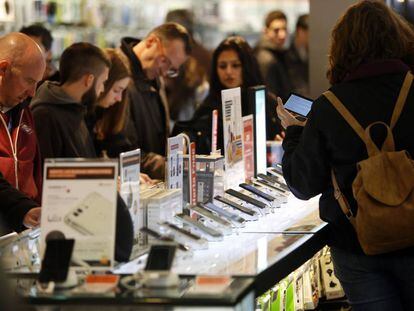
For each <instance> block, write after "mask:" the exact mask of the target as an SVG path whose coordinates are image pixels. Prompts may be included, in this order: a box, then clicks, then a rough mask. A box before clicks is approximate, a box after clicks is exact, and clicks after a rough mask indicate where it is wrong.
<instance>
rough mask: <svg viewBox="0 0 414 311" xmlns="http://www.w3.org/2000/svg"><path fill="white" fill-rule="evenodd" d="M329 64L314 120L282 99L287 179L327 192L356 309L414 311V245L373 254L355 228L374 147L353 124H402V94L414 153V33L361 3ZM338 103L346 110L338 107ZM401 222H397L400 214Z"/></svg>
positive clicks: (344, 20) (388, 13)
mask: <svg viewBox="0 0 414 311" xmlns="http://www.w3.org/2000/svg"><path fill="white" fill-rule="evenodd" d="M329 63H330V66H329V70H328V78H329V80H330V82H331V88H330V92H326V93H324V94H325V95H322V96H320V97H319V98H318V99H317V100H316V101H315V102H314V104H313V106H312V109H311V112H310V114H309V118H308V120H307V122H306V124H305V123H302V122H299V121H298V120H296V119H295V118H294V117H293V116H292V115H291V114H289V112H288V111H286V110H285V109H284V107H283V105H282V102H281V100H280V99H278V107H277V111H278V115H279V117H280V119H281V122H282V125H283V127H285V128H286V137H285V139H284V141H283V148H284V150H285V154H284V157H283V161H282V164H283V174H284V177H285V179H286V181H287V184H288V185H289V187H290V189H291V190H292V192H293V193H294V194H295V195H296V196H297V197H298V198H300V199H304V200H307V199H309V198H311V197H313V196H316V195H318V194H320V193H322V196H321V198H320V203H319V209H320V216H321V218H322V219H323V220H325V221H326V222H328V223H329V226H328V228H329V230H330V231H329V235H328V236H329V243H328V244H329V245H330V246H331V254H332V259H333V263H334V268H335V274H336V276H337V277H338V279H339V280H340V282H341V284H342V286H343V288H344V290H345V293H346V295H347V297H348V299H349V301H350V304H351V305H352V307H353V309H352V310H376V311H380V310H414V300H413V299H412V293H413V292H414V248H413V247H409V248H405V249H398V248H397V247H395V250H394V251H391V252H384V253H381V254H376V255H366V254H365V253H364V252H363V249H362V247H361V244H360V242H359V240H358V237H357V234H356V231H355V229H354V227H353V226H352V225H351V221H352V222H354V221H355V218H354V216H355V215H357V214H358V211H362V209H358V206H357V202H356V200H355V198H354V196H353V189H352V185H353V181H354V180H355V177H356V175H357V165H356V164H357V163H358V162H360V161H362V160H365V159H367V147H366V145H365V143H364V142H363V140H362V139H361V138H360V137H359V135H357V132H356V131H354V130H353V127H351V124H353V125H352V126H355V123H359V124H360V126H361V127H362V129H365V128H367V127H368V126H369V125H370V124H372V123H374V122H377V121H382V122H384V123H386V124H390V120H391V119H393V120H394V121H395V118H394V117H393V118H392V117H391V116H395V114H394V108H395V106H396V102H397V98H401V100H400V102H401V103H405V105H404V106H403V108H402V111H401V112H402V113H401V115H400V116H399V118H398V121H397V123H395V122H394V121H393V122H391V123H393V124H395V126H394V127H393V130H392V134H393V137H394V141H395V149H396V150H406V151H407V152H408V153H409V155H411V157H413V156H414V135H412V120H413V119H414V90H413V87H411V86H410V79H412V76H411V73H410V71H411V70H412V69H413V68H414V31H413V29H412V28H411V27H410V26H409V24H408V23H407V22H406V21H405V20H403V18H401V17H400V16H399V15H397V14H396V13H395V12H394V11H392V9H390V8H389V7H387V6H386V5H385V4H384V3H383V2H381V1H361V2H358V3H357V4H355V5H353V6H351V7H350V8H349V9H348V10H347V11H346V13H345V14H344V15H343V16H342V17H341V18H340V19H339V21H338V22H337V24H336V25H335V27H334V29H333V31H332V36H331V47H330V55H329ZM403 81H405V82H404V87H402V85H403ZM407 82H408V83H407ZM402 89H405V90H407V93H405V94H407V97H406V99H405V100H404V98H403V97H400V94H404V92H401V93H400V90H402ZM332 95H333V96H334V97H336V98H337V99H338V101H336V100H335V99H333V97H332ZM328 97H329V98H330V99H329V100H328ZM338 102H342V105H343V107H344V108H343V109H341V108H336V107H337V106H338V107H339V106H340V105H338ZM399 107H400V106H399ZM346 110H347V111H348V113H349V114H350V115H351V116H353V117H354V118H355V120H356V122H352V121H349V119H350V118H348V117H347V119H348V121H346V119H345V117H343V115H346V113H344V112H343V111H346ZM391 127H392V126H391ZM358 132H359V130H358ZM370 133H371V137H372V138H373V140H374V142H375V143H376V144H377V145H378V146H381V145H382V143H383V141H384V138H385V135H384V134H385V133H386V132H385V131H384V127H381V126H378V125H376V126H375V127H373V128H372V130H371V131H370ZM362 137H364V135H362ZM365 139H366V138H365ZM378 169H380V167H378ZM331 172H332V175H331ZM332 176H334V177H335V179H336V181H335V179H334V178H333V177H332ZM364 182H368V183H371V184H374V182H375V181H374V180H367V181H365V180H364ZM334 185H335V186H334ZM384 191H387V189H384ZM411 191H412V190H411ZM341 193H342V194H341ZM354 193H356V192H354ZM343 198H345V199H343ZM337 200H338V201H337ZM344 201H347V202H348V207H349V208H350V210H351V211H352V214H350V213H349V211H347V212H348V214H347V216H346V215H345V213H344V212H343V211H342V209H343V206H344V204H343V202H344ZM361 206H362V205H361ZM341 208H342V209H341ZM395 208H398V207H397V206H396V207H395ZM344 211H346V210H344ZM361 213H362V212H361ZM348 217H349V219H350V220H349V219H348ZM395 221H396V224H397V223H398V219H395ZM413 225H414V224H413ZM384 229H385V228H384ZM391 246H392V245H391ZM397 249H398V250H397ZM365 250H366V248H365ZM368 253H369V252H368Z"/></svg>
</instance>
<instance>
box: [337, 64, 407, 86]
mask: <svg viewBox="0 0 414 311" xmlns="http://www.w3.org/2000/svg"><path fill="white" fill-rule="evenodd" d="M409 70H410V67H409V66H408V65H407V64H405V63H404V62H403V61H401V60H399V59H387V60H371V61H367V62H365V63H363V64H361V65H359V66H358V67H357V68H356V69H355V70H354V71H352V72H350V73H348V74H347V75H346V76H345V78H344V80H343V82H347V81H353V80H359V79H364V78H370V77H375V76H381V75H386V74H396V73H405V72H407V71H409Z"/></svg>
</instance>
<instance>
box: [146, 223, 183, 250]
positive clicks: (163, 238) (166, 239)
mask: <svg viewBox="0 0 414 311" xmlns="http://www.w3.org/2000/svg"><path fill="white" fill-rule="evenodd" d="M140 231H141V232H143V233H146V234H148V235H149V236H151V237H153V238H155V239H157V240H160V241H163V242H173V243H176V244H177V246H178V249H179V250H182V251H184V252H186V251H189V250H190V248H189V247H188V246H186V245H184V244H181V243H178V242H176V241H175V240H174V239H173V238H171V237H169V236H165V235H162V234H161V233H158V232H157V231H155V230H152V229H150V228H147V227H142V228H141V229H140Z"/></svg>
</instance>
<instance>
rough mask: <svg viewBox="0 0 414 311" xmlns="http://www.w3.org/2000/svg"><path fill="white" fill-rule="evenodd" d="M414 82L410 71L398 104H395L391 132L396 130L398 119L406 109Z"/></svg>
mask: <svg viewBox="0 0 414 311" xmlns="http://www.w3.org/2000/svg"><path fill="white" fill-rule="evenodd" d="M412 82H413V75H412V73H411V72H409V71H408V72H407V75H406V76H405V79H404V82H403V85H402V87H401V90H400V94H399V95H398V99H397V102H396V103H395V108H394V111H393V113H392V117H391V123H390V128H391V130H392V129H393V128H394V126H395V124H396V123H397V121H398V118H399V117H400V115H401V112H402V110H403V108H404V104H405V101H406V99H407V96H408V93H409V91H410V88H411V84H412Z"/></svg>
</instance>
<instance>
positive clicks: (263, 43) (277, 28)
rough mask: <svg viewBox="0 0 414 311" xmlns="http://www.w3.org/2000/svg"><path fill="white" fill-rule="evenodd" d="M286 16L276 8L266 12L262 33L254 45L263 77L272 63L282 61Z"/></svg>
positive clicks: (285, 35) (285, 36)
mask: <svg viewBox="0 0 414 311" xmlns="http://www.w3.org/2000/svg"><path fill="white" fill-rule="evenodd" d="M287 35H288V33H287V18H286V15H285V13H283V12H282V11H279V10H276V11H272V12H270V13H268V14H267V16H266V19H265V27H264V29H263V34H262V36H261V38H260V40H259V42H258V44H257V46H256V47H255V55H256V58H257V61H258V63H259V67H260V71H261V73H262V76H263V78H266V77H267V75H268V70H269V67H270V66H271V65H273V64H274V63H277V62H280V61H282V58H283V51H284V49H285V43H286V38H287Z"/></svg>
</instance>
